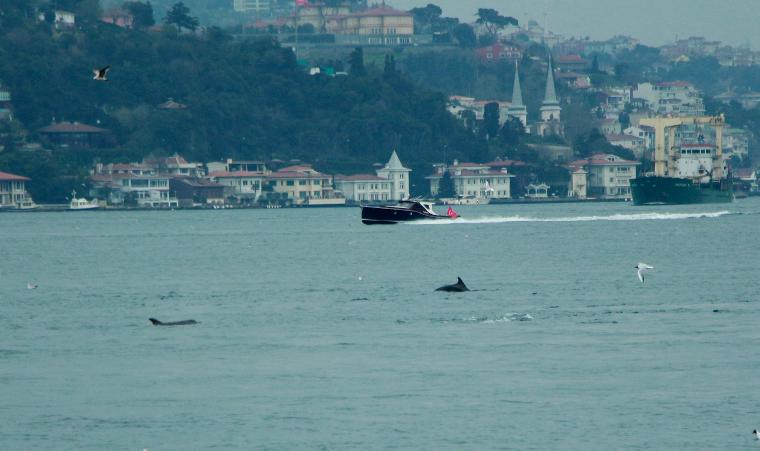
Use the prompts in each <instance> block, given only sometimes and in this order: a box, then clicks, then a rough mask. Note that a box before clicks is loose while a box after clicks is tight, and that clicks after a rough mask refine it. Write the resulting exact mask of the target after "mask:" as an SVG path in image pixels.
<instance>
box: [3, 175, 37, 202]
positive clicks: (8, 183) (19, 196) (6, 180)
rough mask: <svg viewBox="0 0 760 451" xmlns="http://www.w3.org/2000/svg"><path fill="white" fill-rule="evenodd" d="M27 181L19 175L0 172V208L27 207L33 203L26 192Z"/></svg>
mask: <svg viewBox="0 0 760 451" xmlns="http://www.w3.org/2000/svg"><path fill="white" fill-rule="evenodd" d="M28 181H29V179H28V178H26V177H22V176H20V175H15V174H9V173H7V172H0V208H28V207H30V206H32V205H34V203H33V202H32V198H31V196H29V193H27V192H26V182H28Z"/></svg>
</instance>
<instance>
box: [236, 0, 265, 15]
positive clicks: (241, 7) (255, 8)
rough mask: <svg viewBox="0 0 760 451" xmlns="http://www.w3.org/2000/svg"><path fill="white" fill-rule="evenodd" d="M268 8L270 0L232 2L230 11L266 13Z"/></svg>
mask: <svg viewBox="0 0 760 451" xmlns="http://www.w3.org/2000/svg"><path fill="white" fill-rule="evenodd" d="M270 8H271V4H270V0H234V1H233V2H232V9H234V10H235V11H237V12H239V13H255V14H261V13H268V12H269V11H270Z"/></svg>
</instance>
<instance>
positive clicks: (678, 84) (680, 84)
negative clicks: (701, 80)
mask: <svg viewBox="0 0 760 451" xmlns="http://www.w3.org/2000/svg"><path fill="white" fill-rule="evenodd" d="M657 86H660V87H663V88H688V87H689V86H692V84H691V83H689V82H688V81H664V82H662V83H657Z"/></svg>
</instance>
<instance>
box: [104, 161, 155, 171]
mask: <svg viewBox="0 0 760 451" xmlns="http://www.w3.org/2000/svg"><path fill="white" fill-rule="evenodd" d="M109 169H111V170H113V171H131V170H132V169H143V170H151V169H153V166H151V165H148V164H132V163H114V164H112V165H111V166H110V168H109Z"/></svg>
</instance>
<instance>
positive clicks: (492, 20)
mask: <svg viewBox="0 0 760 451" xmlns="http://www.w3.org/2000/svg"><path fill="white" fill-rule="evenodd" d="M477 16H478V20H476V21H475V22H477V23H479V24H480V25H483V26H484V27H486V31H487V32H488V34H490V35H491V36H496V33H498V31H499V30H501V29H502V28H504V27H506V26H507V25H515V26H516V25H517V24H518V22H517V19H515V18H514V17H508V16H502V15H500V14H499V13H498V12H497V11H496V10H495V9H490V8H480V9H478V13H477Z"/></svg>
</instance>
